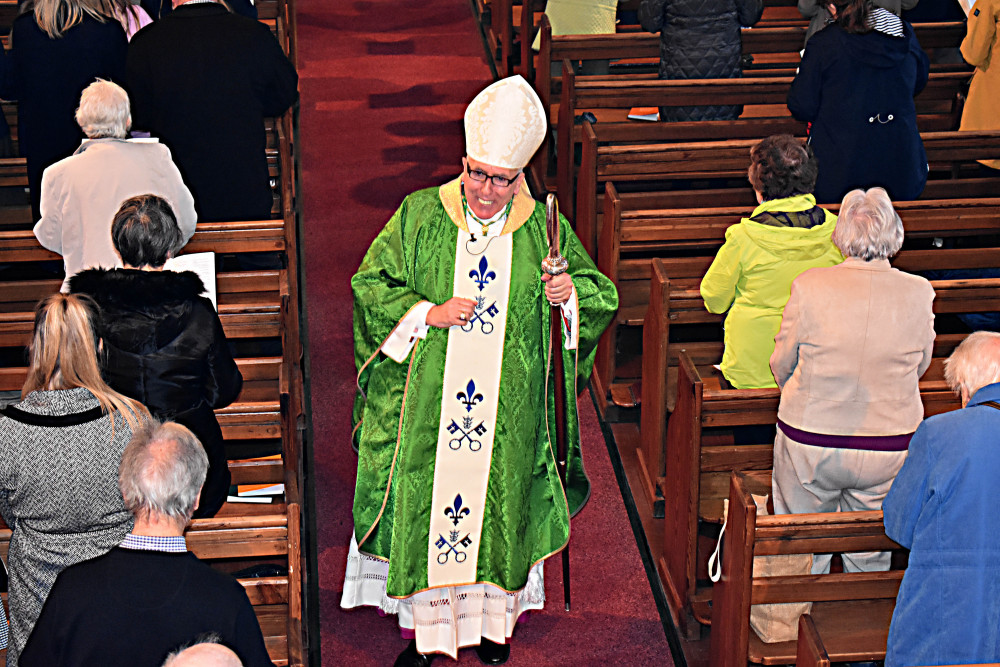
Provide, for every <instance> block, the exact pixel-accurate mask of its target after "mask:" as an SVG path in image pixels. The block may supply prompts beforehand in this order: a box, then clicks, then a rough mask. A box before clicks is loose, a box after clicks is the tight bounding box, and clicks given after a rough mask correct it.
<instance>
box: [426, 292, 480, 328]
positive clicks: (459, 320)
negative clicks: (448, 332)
mask: <svg viewBox="0 0 1000 667" xmlns="http://www.w3.org/2000/svg"><path fill="white" fill-rule="evenodd" d="M475 312H476V302H475V301H473V300H472V299H463V298H462V297H460V296H453V297H451V298H450V299H448V300H447V301H445V302H444V303H442V304H441V305H439V306H434V307H432V308H431V309H430V310H428V311H427V324H429V325H430V326H432V327H438V328H439V329H447V328H448V327H455V326H459V327H461V326H465V323H466V322H468V321H469V319H470V318H471V317H472V316H473V315H474V314H475Z"/></svg>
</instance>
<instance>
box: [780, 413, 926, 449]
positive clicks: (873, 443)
mask: <svg viewBox="0 0 1000 667" xmlns="http://www.w3.org/2000/svg"><path fill="white" fill-rule="evenodd" d="M778 428H779V429H781V432H782V433H784V434H785V435H786V436H788V437H789V438H791V439H792V440H794V441H795V442H801V443H802V444H803V445H813V446H814V447H836V448H838V449H866V450H868V451H872V452H905V451H906V450H907V449H908V448H909V446H910V438H912V437H913V434H912V433H904V434H902V435H828V434H826V433H812V432H810V431H801V430H799V429H797V428H795V427H794V426H789V425H788V424H786V423H785V422H783V421H781V420H780V419H779V420H778Z"/></svg>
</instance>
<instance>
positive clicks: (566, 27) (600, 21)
mask: <svg viewBox="0 0 1000 667" xmlns="http://www.w3.org/2000/svg"><path fill="white" fill-rule="evenodd" d="M617 11H618V0H549V1H548V2H547V3H546V4H545V15H546V16H548V17H549V22H550V23H551V24H552V34H553V35H607V34H614V32H615V15H616V13H617ZM539 39H540V38H539V36H538V35H535V41H534V43H533V44H532V45H531V48H533V49H534V50H535V51H537V50H538V43H539Z"/></svg>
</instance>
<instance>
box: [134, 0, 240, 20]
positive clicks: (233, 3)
mask: <svg viewBox="0 0 1000 667" xmlns="http://www.w3.org/2000/svg"><path fill="white" fill-rule="evenodd" d="M226 2H228V3H229V6H230V7H231V8H232V10H233V11H234V12H235V13H237V14H242V15H243V16H246V17H247V18H251V19H256V18H257V7H255V6H254V5H253V3H251V2H250V0H226ZM139 6H140V7H142V8H143V9H145V10H146V13H147V14H149V18H151V19H153V20H154V21H155V20H156V19H161V18H163V17H164V16H166V15H167V14H169V13H170V11H171V10H172V9H173V3H172V2H171V1H170V0H141V1H140V2H139Z"/></svg>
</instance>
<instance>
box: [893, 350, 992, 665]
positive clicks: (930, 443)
mask: <svg viewBox="0 0 1000 667" xmlns="http://www.w3.org/2000/svg"><path fill="white" fill-rule="evenodd" d="M945 379H946V380H947V381H948V384H949V385H950V386H951V388H952V389H953V390H954V391H955V392H956V393H959V394H960V395H961V397H962V405H963V408H962V409H961V410H955V411H953V412H948V413H945V414H940V415H935V416H933V417H930V418H928V419H927V420H925V421H924V422H923V423H922V424H921V425H920V427H919V428H918V429H917V432H916V433H915V434H914V435H913V438H912V439H911V440H910V449H909V455H908V456H907V459H906V463H904V464H903V467H902V469H901V470H900V472H899V474H898V475H897V476H896V481H895V482H894V483H893V485H892V489H891V490H890V491H889V495H888V496H886V499H885V501H883V503H882V511H883V512H884V515H885V532H886V535H888V536H889V537H891V538H892V539H894V540H896V542H898V543H899V544H901V545H902V546H904V547H907V548H908V549H910V560H909V565H908V566H907V569H906V573H905V574H904V575H903V583H902V585H901V586H900V588H899V595H898V597H897V599H896V609H895V611H894V612H893V615H892V625H891V626H890V628H889V644H888V647H887V649H886V659H885V665H886V667H902V666H906V665H943V664H972V663H989V662H1000V545H998V543H997V535H1000V512H997V509H996V487H997V478H998V476H1000V442H998V439H997V433H1000V334H997V333H993V332H987V331H977V332H976V333H974V334H972V335H970V336H969V337H968V338H966V339H965V341H963V342H962V344H961V345H959V346H958V348H957V349H956V350H955V352H954V353H953V354H952V355H951V357H949V358H948V360H947V361H946V362H945Z"/></svg>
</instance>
